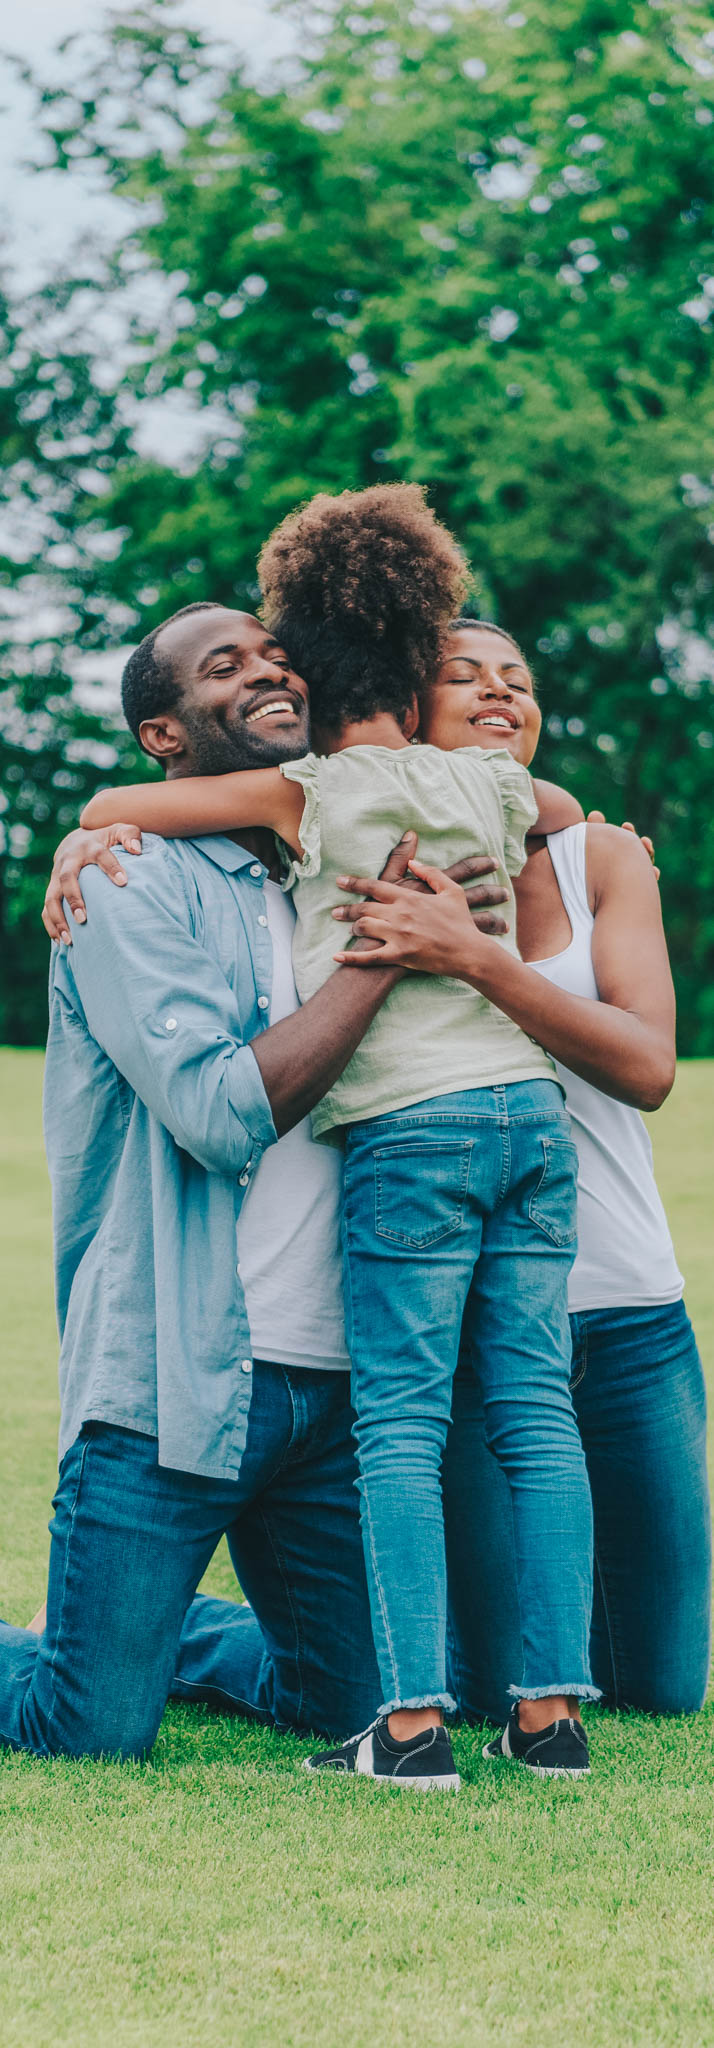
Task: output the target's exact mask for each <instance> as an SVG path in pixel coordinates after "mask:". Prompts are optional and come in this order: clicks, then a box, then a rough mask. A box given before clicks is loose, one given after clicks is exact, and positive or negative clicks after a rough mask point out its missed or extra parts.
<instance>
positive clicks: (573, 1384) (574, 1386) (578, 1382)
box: [570, 1319, 588, 1421]
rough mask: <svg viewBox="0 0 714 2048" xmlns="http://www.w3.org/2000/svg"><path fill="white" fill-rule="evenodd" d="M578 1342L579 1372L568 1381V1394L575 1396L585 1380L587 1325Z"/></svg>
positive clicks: (586, 1367)
mask: <svg viewBox="0 0 714 2048" xmlns="http://www.w3.org/2000/svg"><path fill="white" fill-rule="evenodd" d="M572 1320H573V1319H571V1321H572ZM579 1342H580V1350H581V1354H582V1365H581V1368H580V1371H579V1373H578V1376H577V1379H571V1381H570V1392H571V1394H575V1393H577V1390H578V1387H581V1386H582V1384H583V1380H584V1379H585V1375H586V1373H587V1369H588V1327H587V1323H586V1324H585V1328H584V1330H583V1331H582V1335H581V1336H580V1339H579ZM576 1421H577V1417H576Z"/></svg>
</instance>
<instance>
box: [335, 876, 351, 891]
mask: <svg viewBox="0 0 714 2048" xmlns="http://www.w3.org/2000/svg"><path fill="white" fill-rule="evenodd" d="M349 879H350V878H349V875H335V881H336V883H337V887H338V889H346V888H347V885H348V882H349Z"/></svg>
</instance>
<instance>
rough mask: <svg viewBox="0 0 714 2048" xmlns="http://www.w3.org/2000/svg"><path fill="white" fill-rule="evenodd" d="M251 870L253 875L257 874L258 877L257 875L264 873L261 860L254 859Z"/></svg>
mask: <svg viewBox="0 0 714 2048" xmlns="http://www.w3.org/2000/svg"><path fill="white" fill-rule="evenodd" d="M250 872H251V874H252V875H255V876H256V877H257V876H258V875H262V872H263V870H262V867H261V865H260V861H259V860H254V861H251V868H250Z"/></svg>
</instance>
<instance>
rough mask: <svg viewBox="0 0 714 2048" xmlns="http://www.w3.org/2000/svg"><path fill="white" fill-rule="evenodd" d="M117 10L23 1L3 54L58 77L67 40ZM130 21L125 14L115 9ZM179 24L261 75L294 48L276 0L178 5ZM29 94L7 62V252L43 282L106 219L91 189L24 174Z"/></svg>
mask: <svg viewBox="0 0 714 2048" xmlns="http://www.w3.org/2000/svg"><path fill="white" fill-rule="evenodd" d="M113 11H114V10H113V9H111V8H108V7H104V8H102V6H101V4H98V0H21V4H20V5H19V6H16V7H14V8H12V9H11V8H10V6H9V5H8V6H7V7H6V8H5V9H4V10H3V20H2V27H1V28H0V49H2V50H4V51H11V52H14V53H15V54H16V55H17V56H19V57H21V58H23V59H24V60H25V61H27V62H29V63H31V64H32V65H33V66H34V67H35V68H36V69H37V70H38V72H39V73H40V74H41V75H42V76H43V77H49V76H51V75H52V73H53V71H56V65H57V59H56V57H55V56H54V52H55V50H56V48H57V45H58V43H60V42H62V41H63V40H64V38H65V37H66V36H70V35H74V34H76V33H78V32H81V31H82V30H83V29H96V28H97V26H98V25H99V23H100V22H101V19H102V14H104V15H105V16H107V15H108V14H110V13H111V12H113ZM116 11H118V12H121V13H123V14H126V11H127V10H126V8H123V9H119V10H116ZM171 12H172V14H173V15H174V17H175V19H176V20H177V21H186V22H190V23H191V26H192V27H198V28H202V29H204V30H207V31H213V32H214V33H215V34H216V35H217V36H218V37H220V39H221V40H225V41H230V42H232V43H234V44H235V47H236V49H237V50H239V51H240V52H241V54H244V55H246V56H248V57H249V58H250V60H251V63H252V65H253V66H254V67H255V68H256V70H258V71H260V70H264V69H265V67H266V64H268V63H269V62H270V58H271V57H272V56H273V55H278V54H279V53H280V52H281V51H282V50H283V49H285V48H287V47H288V45H289V41H290V36H289V31H288V29H287V26H286V24H285V22H280V21H277V20H276V19H275V17H274V16H272V13H271V8H270V5H269V0H176V5H175V8H173V9H172V10H171ZM30 112H31V102H30V95H29V93H28V92H27V91H26V90H24V89H23V88H22V86H21V85H18V83H17V80H16V79H15V77H14V75H13V72H12V68H11V66H10V65H9V64H8V63H7V62H3V61H2V59H0V186H1V189H2V192H3V200H4V204H3V229H2V246H3V251H4V259H5V262H7V261H8V259H9V261H10V264H11V266H12V270H13V272H14V274H15V276H16V277H19V278H21V279H22V280H23V281H25V280H26V281H27V282H28V283H34V282H35V281H37V280H38V279H39V278H40V277H41V276H42V274H43V272H44V271H45V270H46V268H47V266H48V265H51V264H53V263H54V262H56V261H57V259H58V258H61V256H62V255H63V253H64V252H65V250H67V249H68V248H69V247H71V244H72V241H73V239H74V238H75V237H76V236H77V234H78V233H79V231H80V229H84V228H86V227H88V226H89V225H90V219H88V212H89V213H91V215H92V216H93V218H94V220H95V221H96V222H99V221H100V220H101V219H102V206H101V203H100V202H98V201H96V200H94V201H92V200H91V198H90V197H89V195H88V192H87V187H86V182H85V181H84V180H82V181H81V182H80V180H79V179H77V180H76V182H75V184H74V186H73V184H72V182H71V181H70V180H68V179H67V178H66V177H60V176H57V175H54V176H53V175H52V174H51V173H47V172H45V173H44V174H43V175H42V176H38V175H37V174H36V173H32V172H28V170H27V169H26V168H23V158H24V157H26V156H27V155H29V154H31V152H32V144H33V137H32V130H31V127H30Z"/></svg>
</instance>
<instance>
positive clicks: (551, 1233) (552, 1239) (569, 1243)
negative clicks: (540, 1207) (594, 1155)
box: [528, 1135, 577, 1251]
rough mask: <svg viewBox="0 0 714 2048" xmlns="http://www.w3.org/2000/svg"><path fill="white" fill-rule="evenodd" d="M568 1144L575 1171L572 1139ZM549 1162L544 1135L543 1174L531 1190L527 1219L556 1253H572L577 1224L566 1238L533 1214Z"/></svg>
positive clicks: (575, 1156) (546, 1175) (550, 1154)
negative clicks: (554, 1248) (553, 1247)
mask: <svg viewBox="0 0 714 2048" xmlns="http://www.w3.org/2000/svg"><path fill="white" fill-rule="evenodd" d="M570 1144H571V1146H572V1151H573V1155H574V1162H573V1163H574V1165H575V1166H576V1169H577V1153H576V1150H575V1146H574V1144H573V1143H572V1139H571V1140H570ZM551 1160H552V1152H551V1144H550V1140H549V1138H548V1137H547V1136H545V1135H544V1137H543V1172H542V1174H541V1176H540V1180H539V1182H538V1185H537V1187H535V1188H534V1189H533V1193H532V1195H531V1196H530V1197H529V1201H528V1214H529V1217H530V1220H531V1223H534V1224H535V1227H536V1230H542V1232H543V1236H544V1237H547V1238H548V1241H549V1243H550V1244H554V1245H555V1246H556V1249H557V1250H558V1251H572V1249H573V1247H574V1246H576V1245H577V1224H576V1223H575V1222H574V1223H573V1228H572V1231H571V1232H570V1234H569V1235H568V1236H567V1237H566V1236H564V1235H563V1232H562V1230H555V1229H554V1228H553V1225H552V1224H550V1223H544V1221H543V1219H542V1217H540V1216H538V1215H536V1212H535V1209H534V1203H536V1202H537V1201H538V1199H539V1196H540V1194H541V1192H542V1190H543V1188H544V1187H545V1184H546V1181H547V1178H548V1172H549V1169H550V1165H551Z"/></svg>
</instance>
